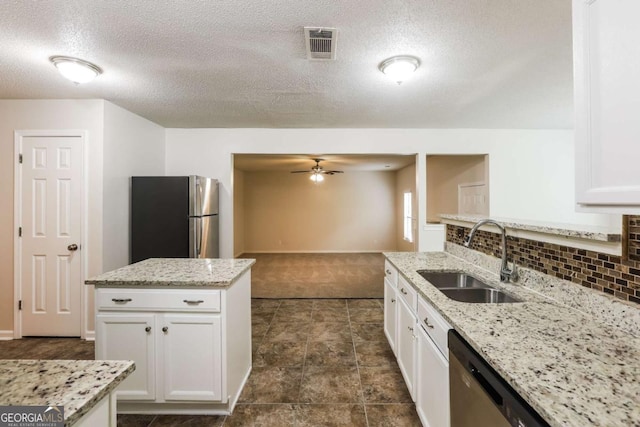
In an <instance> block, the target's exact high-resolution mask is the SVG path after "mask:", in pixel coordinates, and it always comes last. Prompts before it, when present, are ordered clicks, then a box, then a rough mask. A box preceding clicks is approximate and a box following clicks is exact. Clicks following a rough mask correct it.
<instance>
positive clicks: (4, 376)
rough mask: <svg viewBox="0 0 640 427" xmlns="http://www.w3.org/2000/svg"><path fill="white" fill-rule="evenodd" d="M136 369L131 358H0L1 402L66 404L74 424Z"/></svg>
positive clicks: (68, 418)
mask: <svg viewBox="0 0 640 427" xmlns="http://www.w3.org/2000/svg"><path fill="white" fill-rule="evenodd" d="M134 369H135V365H134V363H133V362H132V361H130V360H124V361H123V360H0V405H2V406H5V405H6V406H9V405H10V406H18V405H29V406H34V405H42V406H64V416H65V426H72V425H73V424H75V423H76V422H77V421H79V420H80V418H81V417H82V416H83V415H85V414H86V413H88V412H89V411H90V410H91V409H92V408H93V407H94V406H95V405H96V404H97V403H98V402H100V400H102V399H103V398H104V397H106V396H107V395H108V394H109V393H111V392H112V391H113V390H114V389H115V388H116V387H117V386H118V384H120V383H121V382H122V381H123V380H124V379H125V378H127V377H128V376H129V374H131V373H132V372H133V371H134Z"/></svg>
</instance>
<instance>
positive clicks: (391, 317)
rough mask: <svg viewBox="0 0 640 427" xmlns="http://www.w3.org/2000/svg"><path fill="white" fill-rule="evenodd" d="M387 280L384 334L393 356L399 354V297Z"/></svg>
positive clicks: (385, 283)
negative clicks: (397, 339)
mask: <svg viewBox="0 0 640 427" xmlns="http://www.w3.org/2000/svg"><path fill="white" fill-rule="evenodd" d="M396 292H397V291H396V288H394V287H393V286H392V285H391V284H390V283H389V281H388V280H387V279H384V334H385V335H386V336H387V340H388V341H389V345H390V346H391V349H392V350H393V354H396V355H397V354H398V351H397V348H396V347H397V345H396V334H397V329H398V328H397V318H398V296H397V295H396Z"/></svg>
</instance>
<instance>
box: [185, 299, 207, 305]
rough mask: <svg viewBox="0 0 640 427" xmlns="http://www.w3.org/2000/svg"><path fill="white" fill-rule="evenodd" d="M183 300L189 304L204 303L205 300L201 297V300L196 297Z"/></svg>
mask: <svg viewBox="0 0 640 427" xmlns="http://www.w3.org/2000/svg"><path fill="white" fill-rule="evenodd" d="M182 302H185V303H187V304H202V303H203V302H204V300H202V299H199V300H195V299H183V300H182Z"/></svg>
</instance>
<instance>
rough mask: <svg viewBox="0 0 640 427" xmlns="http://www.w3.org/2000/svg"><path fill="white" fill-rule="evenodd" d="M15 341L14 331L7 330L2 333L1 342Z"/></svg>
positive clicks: (0, 334)
mask: <svg viewBox="0 0 640 427" xmlns="http://www.w3.org/2000/svg"><path fill="white" fill-rule="evenodd" d="M12 339H13V331H11V330H5V331H0V341H9V340H12Z"/></svg>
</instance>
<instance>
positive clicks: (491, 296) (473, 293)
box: [440, 288, 520, 304]
mask: <svg viewBox="0 0 640 427" xmlns="http://www.w3.org/2000/svg"><path fill="white" fill-rule="evenodd" d="M440 292H442V293H443V294H445V295H446V296H448V297H449V298H451V299H453V300H456V301H460V302H473V303H488V304H499V303H504V302H520V300H519V299H517V298H514V297H512V296H511V295H509V294H508V293H506V292H504V291H501V290H500V289H481V288H466V289H440Z"/></svg>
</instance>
